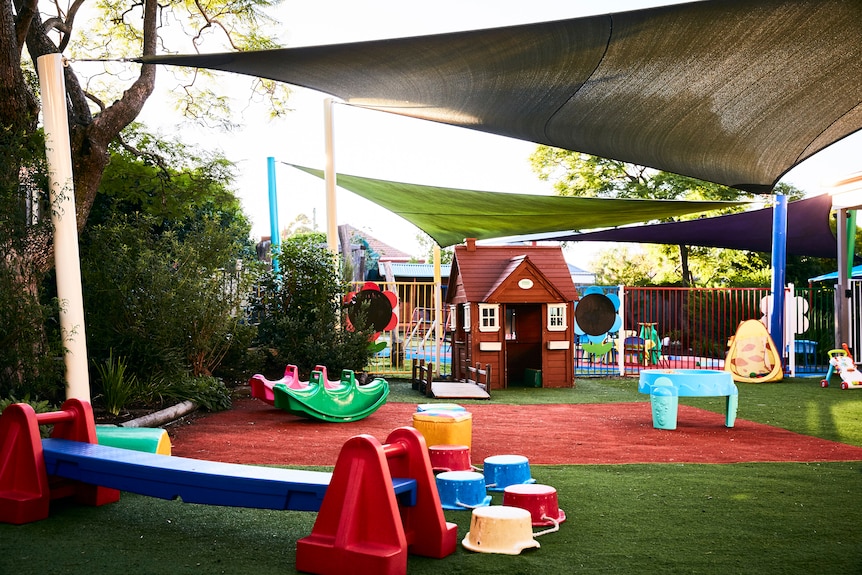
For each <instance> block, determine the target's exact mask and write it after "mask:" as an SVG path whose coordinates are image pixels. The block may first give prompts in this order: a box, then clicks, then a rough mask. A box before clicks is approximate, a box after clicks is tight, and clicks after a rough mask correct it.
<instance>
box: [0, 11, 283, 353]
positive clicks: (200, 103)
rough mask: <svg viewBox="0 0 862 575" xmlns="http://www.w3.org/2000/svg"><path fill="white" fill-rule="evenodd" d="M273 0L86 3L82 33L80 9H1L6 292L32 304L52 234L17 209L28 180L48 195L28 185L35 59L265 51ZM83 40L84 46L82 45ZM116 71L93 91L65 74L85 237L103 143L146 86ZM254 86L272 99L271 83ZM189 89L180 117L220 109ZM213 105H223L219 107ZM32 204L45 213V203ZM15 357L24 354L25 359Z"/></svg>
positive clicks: (34, 149) (35, 166) (130, 117)
mask: <svg viewBox="0 0 862 575" xmlns="http://www.w3.org/2000/svg"><path fill="white" fill-rule="evenodd" d="M274 1H275V0H249V2H243V3H240V4H236V3H233V2H227V1H225V0H214V1H212V2H207V3H201V2H196V1H194V0H181V1H179V2H171V3H167V4H159V3H158V2H157V1H156V0H137V1H133V2H110V1H104V2H98V3H96V2H93V4H94V5H95V9H96V10H98V11H99V18H97V19H96V22H97V23H101V24H98V25H94V26H91V27H90V28H89V29H86V30H85V33H83V34H81V33H79V30H78V19H79V16H80V15H81V14H82V10H83V8H85V6H89V5H90V4H88V3H86V2H85V0H73V2H72V4H71V5H70V7H69V9H68V10H65V11H64V10H62V9H61V7H60V4H55V5H53V7H54V9H55V10H56V12H55V13H54V14H53V15H52V16H51V17H49V18H46V19H44V20H43V17H42V13H41V12H40V8H46V7H47V6H48V5H47V4H46V5H45V6H42V5H41V4H40V3H39V2H37V0H0V133H2V134H3V140H2V142H0V143H2V144H3V146H4V147H3V150H2V152H3V153H2V155H3V156H4V161H3V162H2V164H0V187H2V189H3V190H4V193H9V194H15V195H16V199H17V201H15V202H13V203H12V204H11V205H12V207H13V208H14V209H16V210H18V214H19V216H21V217H16V218H15V219H14V222H13V223H14V224H15V225H16V226H17V227H18V228H20V229H17V230H15V231H14V232H13V236H14V237H16V238H18V239H17V240H16V241H15V242H12V243H8V244H6V245H4V248H6V250H5V252H4V258H3V260H2V262H0V265H2V266H3V267H4V270H3V271H4V273H6V274H8V277H9V278H10V280H11V281H12V284H11V285H12V288H11V289H12V293H16V294H20V296H21V297H22V298H27V299H28V300H29V301H31V302H33V301H38V299H39V293H38V290H39V286H40V285H41V282H42V278H43V277H44V276H45V274H46V273H47V271H48V270H50V269H51V267H52V265H53V246H52V242H51V239H52V234H51V228H50V226H46V225H45V221H44V220H45V218H44V214H46V213H48V212H47V211H43V212H42V215H41V217H42V219H41V220H39V219H34V218H32V217H26V215H27V214H26V206H27V205H32V204H33V203H34V202H33V201H32V200H33V198H34V197H35V195H34V189H33V186H32V185H28V184H30V183H31V182H34V181H35V182H36V183H37V185H38V191H40V192H42V193H43V194H44V192H45V190H46V189H47V186H46V185H45V183H44V182H39V178H38V177H37V176H39V175H40V174H44V171H43V170H42V168H41V165H42V162H43V158H44V144H42V150H41V151H39V145H38V142H39V134H40V132H39V126H38V112H39V107H40V102H39V97H38V89H37V82H36V80H35V74H34V70H35V69H36V67H37V66H36V62H37V59H38V58H39V57H40V56H43V55H46V54H53V53H64V52H74V53H75V54H74V55H76V56H88V55H89V56H92V57H100V56H101V57H110V58H116V57H117V56H129V55H134V56H138V55H152V54H155V53H156V50H157V48H161V49H163V50H164V49H165V47H166V46H167V45H169V44H175V43H176V42H177V39H178V38H184V39H186V40H188V41H189V42H190V43H191V44H192V45H193V46H194V47H195V48H197V46H198V45H199V44H200V43H201V42H202V41H203V40H204V39H208V40H214V39H221V40H222V44H227V45H228V46H230V47H231V48H232V49H236V50H243V49H254V48H261V47H274V43H272V42H271V41H270V40H269V39H267V38H266V37H264V36H262V35H260V33H259V29H260V25H261V22H264V21H266V16H265V14H264V12H263V10H264V9H265V8H267V7H269V6H271V5H272V4H273V3H274ZM165 22H180V23H182V24H183V26H181V27H182V28H183V30H184V31H186V34H187V35H183V34H180V35H173V36H171V37H170V38H169V37H168V36H167V35H163V36H161V37H160V36H159V34H160V33H162V32H166V31H167V28H162V26H163V24H164V23H165ZM175 28H176V27H175ZM84 39H88V40H90V41H91V42H92V44H86V43H85V42H84V41H83V40H84ZM99 42H102V44H101V46H99V45H98V43H99ZM117 51H122V52H123V53H119V54H118V53H117ZM122 70H123V72H124V74H129V73H130V71H131V73H132V76H133V77H132V78H131V79H124V78H122V77H120V76H113V77H111V79H110V81H109V82H99V81H97V80H96V79H94V78H86V77H84V76H79V74H78V73H76V71H75V69H74V67H73V66H72V65H69V66H67V67H65V69H64V77H65V83H66V98H65V101H66V105H67V111H68V118H69V131H70V139H71V156H72V168H73V184H74V189H75V199H76V221H77V226H78V230H79V232H80V231H81V230H83V228H84V225H85V223H86V221H87V218H88V216H89V214H90V211H91V209H92V207H93V204H94V202H95V200H96V196H97V192H98V189H99V185H100V183H101V180H102V175H103V173H104V171H105V168H106V166H107V165H108V163H109V161H110V157H111V155H110V152H109V146H110V144H111V143H112V142H114V141H115V140H116V139H117V138H118V137H119V136H120V134H121V132H122V130H123V129H124V128H125V127H126V126H128V125H129V124H131V123H132V122H133V121H134V120H135V118H136V117H137V116H138V115H139V114H140V112H141V109H142V107H143V106H144V103H145V102H146V101H147V99H148V98H149V97H150V95H151V94H152V93H153V90H154V87H155V80H156V66H154V65H140V66H139V65H134V64H129V63H125V64H123V66H122ZM190 74H193V75H194V74H195V73H194V72H190ZM96 77H97V78H102V77H103V76H101V75H97V76H96ZM260 85H261V87H263V88H264V89H265V90H269V93H270V94H271V95H272V97H273V98H275V99H278V93H277V92H276V90H275V89H274V87H273V84H263V83H261V84H260ZM194 86H195V84H194V82H192V81H187V82H185V83H184V84H183V85H182V87H181V89H180V90H179V93H181V94H182V95H184V96H189V98H188V99H187V100H186V103H187V105H186V107H185V108H184V111H185V112H186V113H187V114H188V115H191V116H195V115H196V113H197V114H198V116H200V114H199V112H198V111H199V110H201V109H203V110H218V109H222V110H223V109H224V106H223V105H222V106H221V107H220V108H219V107H218V106H215V107H214V106H211V105H210V103H211V102H212V101H213V99H212V98H210V99H205V97H206V92H205V91H197V92H196V91H194ZM210 95H213V94H210ZM214 96H216V97H217V96H218V95H214ZM216 99H217V101H218V102H223V99H221V98H218V97H217V98H216ZM105 102H111V103H110V104H105ZM19 149H20V150H26V151H27V152H28V153H25V154H20V155H18V154H16V153H15V152H16V150H19ZM151 159H152V160H153V161H157V160H156V159H155V158H151ZM28 194H29V198H28ZM41 202H42V203H43V204H44V200H41ZM36 203H38V202H36ZM48 209H50V207H48ZM22 214H23V215H22ZM31 214H37V212H31ZM34 224H35V225H34ZM30 327H31V328H32V329H33V330H35V331H36V332H39V333H41V332H42V329H43V326H42V325H33V326H30ZM44 340H45V337H44V336H41V335H40V336H36V337H35V340H34V345H37V346H38V345H43V344H42V343H40V342H44ZM28 345H29V344H28ZM18 351H19V352H22V353H23V351H24V350H18ZM30 351H31V353H33V352H36V350H30ZM45 351H46V350H45V349H43V350H42V352H43V353H44V352H45Z"/></svg>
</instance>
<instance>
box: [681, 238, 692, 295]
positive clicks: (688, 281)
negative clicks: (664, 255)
mask: <svg viewBox="0 0 862 575" xmlns="http://www.w3.org/2000/svg"><path fill="white" fill-rule="evenodd" d="M679 261H680V267H681V268H682V269H681V273H682V287H691V285H692V283H693V281H692V277H691V270H689V269H688V246H684V245H682V244H680V246H679Z"/></svg>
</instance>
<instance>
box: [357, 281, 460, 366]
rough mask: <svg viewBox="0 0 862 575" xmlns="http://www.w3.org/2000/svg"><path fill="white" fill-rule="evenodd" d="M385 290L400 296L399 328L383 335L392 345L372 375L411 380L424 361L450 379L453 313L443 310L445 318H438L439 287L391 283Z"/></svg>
mask: <svg viewBox="0 0 862 575" xmlns="http://www.w3.org/2000/svg"><path fill="white" fill-rule="evenodd" d="M355 287H356V289H359V288H361V287H362V284H361V283H357V284H356V285H355ZM384 287H385V289H387V290H389V291H392V292H394V293H395V294H397V295H398V307H397V309H396V310H395V313H396V315H397V316H398V325H397V326H396V327H395V328H394V329H392V330H389V331H386V332H384V333H382V334H381V335H380V338H381V340H382V341H385V342H387V344H388V345H387V346H386V349H384V350H383V351H381V352H379V353H378V354H377V355H376V356H375V357H374V358H373V359H372V361H371V363H370V364H369V366H368V371H369V372H371V373H374V374H378V375H383V376H398V377H409V376H410V375H411V374H412V369H413V363H414V362H417V361H419V360H420V359H421V360H424V361H425V362H426V363H434V373H435V374H437V375H438V376H448V375H450V374H451V373H452V359H451V358H452V346H451V340H450V339H448V337H447V333H446V330H445V326H446V325H447V323H448V311H449V310H448V306H443V309H442V317H441V318H439V319H438V318H437V317H436V312H435V310H434V297H435V293H436V289H437V288H436V286H435V284H434V283H433V282H418V281H413V282H388V283H386V284H385V286H384ZM441 328H443V329H441ZM438 341H439V347H438Z"/></svg>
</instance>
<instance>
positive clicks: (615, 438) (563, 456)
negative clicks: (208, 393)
mask: <svg viewBox="0 0 862 575" xmlns="http://www.w3.org/2000/svg"><path fill="white" fill-rule="evenodd" d="M467 409H468V411H469V412H470V413H471V414H472V445H471V459H472V462H473V463H474V464H481V463H482V461H484V459H485V458H486V457H489V456H491V455H502V454H516V455H523V456H526V457H527V458H528V459H529V461H530V463H531V464H538V465H560V464H624V463H743V462H823V461H862V447H855V446H851V445H846V444H843V443H838V442H834V441H827V440H824V439H819V438H816V437H809V436H806V435H800V434H798V433H793V432H790V431H787V430H785V429H780V428H777V427H772V426H769V425H763V424H760V423H754V422H751V421H746V420H743V419H737V420H736V424H735V426H734V427H733V428H727V427H725V426H724V415H723V414H717V413H713V412H709V411H706V410H702V409H698V408H694V407H690V406H685V405H680V406H679V414H678V417H677V422H678V423H677V429H675V430H661V429H655V428H653V426H652V415H651V410H650V404H649V402H638V403H612V404H587V405H559V404H553V405H498V404H493V405H469V406H467ZM415 412H416V404H411V403H387V404H385V405H383V406H382V407H381V408H380V409H379V410H377V411H376V412H375V413H373V414H372V415H370V416H369V417H367V418H365V419H363V420H360V421H355V422H350V423H322V422H317V421H312V420H309V419H305V418H301V417H298V416H295V415H292V414H290V413H287V412H285V411H282V410H280V409H277V408H275V407H272V406H270V405H268V404H266V403H263V402H261V401H259V400H257V399H237V400H235V401H234V405H233V408H232V409H230V410H229V411H224V412H219V413H211V414H204V415H201V416H198V417H195V418H192V419H190V420H188V422H186V423H179V424H175V425H173V426H171V427H170V428H169V430H168V431H169V435H170V436H171V440H172V444H173V454H174V455H177V456H183V457H193V458H197V459H208V460H213V461H224V462H229V463H246V464H272V465H334V464H335V460H336V459H337V457H338V453H339V451H340V449H341V446H342V445H343V444H344V442H345V441H346V440H347V439H349V438H350V437H353V436H354V435H358V434H370V435H373V436H374V437H376V438H377V439H378V440H379V441H381V442H385V440H386V437H387V435H388V434H389V433H390V432H391V431H392V430H393V429H395V428H396V427H401V426H409V425H411V424H412V422H413V413H415Z"/></svg>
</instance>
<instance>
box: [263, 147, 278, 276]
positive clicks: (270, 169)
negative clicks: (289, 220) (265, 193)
mask: <svg viewBox="0 0 862 575" xmlns="http://www.w3.org/2000/svg"><path fill="white" fill-rule="evenodd" d="M266 172H267V174H266V175H267V181H268V183H269V233H270V238H269V240H270V241H269V244H270V254H271V256H272V271H274V272H275V273H278V271H279V264H278V254H279V253H281V232H280V231H279V229H278V191H277V189H276V185H275V158H273V157H272V156H270V157H268V158H267V159H266Z"/></svg>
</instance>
